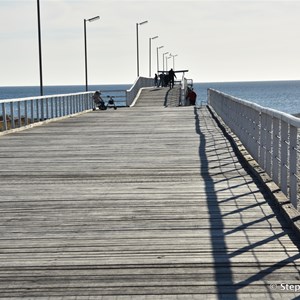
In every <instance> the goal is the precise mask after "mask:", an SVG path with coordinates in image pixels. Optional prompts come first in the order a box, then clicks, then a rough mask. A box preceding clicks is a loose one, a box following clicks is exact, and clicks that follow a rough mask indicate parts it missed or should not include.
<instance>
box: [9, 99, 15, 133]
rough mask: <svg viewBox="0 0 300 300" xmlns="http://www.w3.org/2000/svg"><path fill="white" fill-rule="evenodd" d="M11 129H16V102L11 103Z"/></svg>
mask: <svg viewBox="0 0 300 300" xmlns="http://www.w3.org/2000/svg"><path fill="white" fill-rule="evenodd" d="M10 128H12V129H14V128H15V114H14V102H10Z"/></svg>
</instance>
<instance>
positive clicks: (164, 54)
mask: <svg viewBox="0 0 300 300" xmlns="http://www.w3.org/2000/svg"><path fill="white" fill-rule="evenodd" d="M166 54H169V52H165V53H163V56H162V57H163V72H164V71H165V55H166Z"/></svg>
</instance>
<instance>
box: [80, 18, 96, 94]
mask: <svg viewBox="0 0 300 300" xmlns="http://www.w3.org/2000/svg"><path fill="white" fill-rule="evenodd" d="M99 19H100V17H99V16H97V17H93V18H90V19H84V20H83V22H84V26H83V28H84V61H85V91H86V92H87V91H88V70H87V69H88V67H87V65H88V63H87V42H86V22H87V21H88V22H94V21H97V20H99Z"/></svg>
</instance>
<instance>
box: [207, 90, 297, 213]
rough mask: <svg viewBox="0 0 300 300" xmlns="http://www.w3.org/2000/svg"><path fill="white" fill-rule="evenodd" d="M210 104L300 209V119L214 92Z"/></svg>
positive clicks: (209, 91) (211, 92) (209, 94)
mask: <svg viewBox="0 0 300 300" xmlns="http://www.w3.org/2000/svg"><path fill="white" fill-rule="evenodd" d="M208 104H209V105H210V106H211V107H212V108H213V109H214V111H215V112H216V113H217V114H218V115H219V116H220V117H221V118H222V119H223V121H224V122H225V123H226V125H227V126H228V127H229V128H230V129H231V130H232V131H233V132H234V133H235V134H236V135H237V137H238V138H239V139H240V141H241V142H242V143H243V145H244V146H245V148H246V149H247V151H248V152H249V153H250V154H251V156H252V157H253V158H254V159H255V160H256V161H257V162H258V163H259V165H260V167H262V168H263V169H264V170H265V171H266V172H267V174H268V175H269V176H270V177H271V178H272V179H273V181H274V182H275V183H276V184H277V185H278V186H279V187H280V188H281V190H282V191H283V193H284V194H285V195H286V196H287V197H288V198H289V199H290V201H291V203H292V204H293V206H294V207H295V208H297V202H298V197H299V182H300V177H299V162H298V157H299V156H298V154H299V152H300V145H299V136H298V134H299V128H300V119H299V118H296V117H293V116H291V115H289V114H286V113H283V112H279V111H277V110H273V109H269V108H265V107H262V106H260V105H257V104H254V103H251V102H248V101H245V100H241V99H238V98H235V97H232V96H229V95H226V94H224V93H221V92H218V91H216V90H212V89H209V90H208Z"/></svg>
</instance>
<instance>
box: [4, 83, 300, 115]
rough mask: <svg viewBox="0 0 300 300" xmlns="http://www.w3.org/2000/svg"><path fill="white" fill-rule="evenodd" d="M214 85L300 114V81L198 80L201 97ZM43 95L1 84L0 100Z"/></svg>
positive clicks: (48, 89)
mask: <svg viewBox="0 0 300 300" xmlns="http://www.w3.org/2000/svg"><path fill="white" fill-rule="evenodd" d="M130 87H131V84H119V85H91V86H90V87H89V88H90V90H91V91H94V90H102V91H103V90H104V91H106V92H105V93H104V95H105V94H113V93H110V92H109V91H110V90H126V89H129V88H130ZM208 88H213V89H216V90H219V91H221V92H224V93H226V94H229V95H232V96H235V97H238V98H241V99H244V100H248V101H251V102H254V103H257V104H259V105H262V106H265V107H270V108H273V109H276V110H279V111H283V112H286V113H290V114H296V113H300V81H260V82H224V83H217V82H215V83H194V89H195V91H196V93H197V95H198V97H197V99H198V101H199V100H206V98H207V89H208ZM84 91H85V86H83V85H75V86H45V87H44V94H45V95H55V94H67V93H76V92H84ZM31 96H39V87H38V86H35V87H0V99H12V98H23V97H31Z"/></svg>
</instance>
